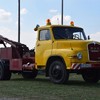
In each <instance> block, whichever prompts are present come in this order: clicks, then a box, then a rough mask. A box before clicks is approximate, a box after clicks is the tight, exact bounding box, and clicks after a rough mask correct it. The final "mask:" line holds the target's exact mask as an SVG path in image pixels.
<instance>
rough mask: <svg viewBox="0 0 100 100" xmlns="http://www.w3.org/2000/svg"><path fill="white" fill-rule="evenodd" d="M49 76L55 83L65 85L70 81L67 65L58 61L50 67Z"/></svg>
mask: <svg viewBox="0 0 100 100" xmlns="http://www.w3.org/2000/svg"><path fill="white" fill-rule="evenodd" d="M49 76H50V80H51V81H52V82H53V83H57V84H63V83H66V82H67V81H68V78H69V72H68V71H67V70H66V68H65V64H64V63H63V62H62V61H59V60H58V61H54V62H52V64H51V65H50V69H49Z"/></svg>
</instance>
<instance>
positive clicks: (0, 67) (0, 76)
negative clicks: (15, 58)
mask: <svg viewBox="0 0 100 100" xmlns="http://www.w3.org/2000/svg"><path fill="white" fill-rule="evenodd" d="M10 78H11V72H10V70H9V66H8V64H6V63H5V62H4V61H1V62H0V80H10Z"/></svg>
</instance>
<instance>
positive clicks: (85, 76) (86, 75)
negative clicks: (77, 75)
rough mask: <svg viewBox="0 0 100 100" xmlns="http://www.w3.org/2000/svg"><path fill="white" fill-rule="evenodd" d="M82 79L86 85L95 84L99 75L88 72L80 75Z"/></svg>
mask: <svg viewBox="0 0 100 100" xmlns="http://www.w3.org/2000/svg"><path fill="white" fill-rule="evenodd" d="M82 77H83V79H84V80H85V81H86V82H88V83H97V82H98V81H99V79H100V78H99V73H98V72H97V71H95V70H94V71H93V70H89V71H86V72H84V73H82Z"/></svg>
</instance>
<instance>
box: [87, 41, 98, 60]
mask: <svg viewBox="0 0 100 100" xmlns="http://www.w3.org/2000/svg"><path fill="white" fill-rule="evenodd" d="M88 52H89V60H91V61H100V45H99V44H96V43H91V44H89V45H88Z"/></svg>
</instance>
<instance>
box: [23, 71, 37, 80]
mask: <svg viewBox="0 0 100 100" xmlns="http://www.w3.org/2000/svg"><path fill="white" fill-rule="evenodd" d="M37 74H38V70H36V69H34V70H33V71H32V72H25V71H24V72H23V73H22V76H23V78H24V79H35V78H36V76H37Z"/></svg>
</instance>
